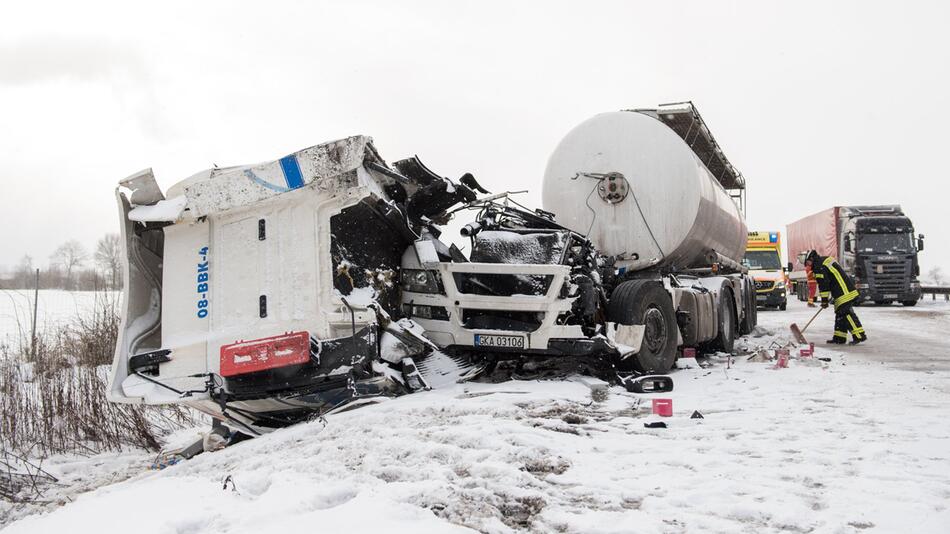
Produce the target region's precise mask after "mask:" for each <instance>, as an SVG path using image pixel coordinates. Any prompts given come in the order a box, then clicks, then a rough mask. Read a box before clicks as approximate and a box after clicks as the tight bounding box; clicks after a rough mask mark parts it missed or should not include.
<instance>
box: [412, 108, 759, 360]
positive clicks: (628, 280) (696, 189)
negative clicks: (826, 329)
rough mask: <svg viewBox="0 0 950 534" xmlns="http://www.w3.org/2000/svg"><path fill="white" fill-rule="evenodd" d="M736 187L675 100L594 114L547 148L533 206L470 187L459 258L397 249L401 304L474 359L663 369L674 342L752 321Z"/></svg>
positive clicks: (688, 344)
mask: <svg viewBox="0 0 950 534" xmlns="http://www.w3.org/2000/svg"><path fill="white" fill-rule="evenodd" d="M744 190H745V180H744V179H743V177H742V175H741V174H740V173H739V172H738V171H736V170H735V168H733V167H732V165H731V164H730V163H729V162H728V160H727V159H726V157H725V155H724V154H723V153H722V151H721V149H720V148H719V146H718V144H717V143H716V142H715V140H714V139H713V137H712V135H711V134H710V132H709V130H708V128H707V127H706V125H705V123H704V122H703V120H702V118H701V117H700V116H699V113H698V111H696V109H695V107H694V106H693V105H692V104H691V103H689V102H685V103H681V104H671V105H664V106H660V107H658V108H656V109H644V110H635V111H621V112H615V113H604V114H601V115H597V116H595V117H593V118H592V119H590V120H588V121H586V122H584V123H582V124H581V125H580V126H578V127H577V128H575V129H574V130H572V131H571V132H570V133H569V134H568V135H567V136H566V137H565V138H564V140H562V141H561V143H560V144H559V145H558V147H557V148H556V149H555V151H554V153H553V155H552V156H551V158H550V160H549V162H548V166H547V170H546V172H545V176H544V182H543V189H542V198H543V205H544V209H543V210H534V211H531V210H528V209H525V208H523V207H520V206H518V205H517V204H514V203H513V202H512V201H511V200H510V199H505V200H502V199H500V198H499V199H498V202H489V201H486V200H487V199H483V200H481V201H479V202H476V203H474V204H472V206H474V207H476V208H479V209H480V210H481V211H480V212H479V214H478V216H477V218H476V221H475V222H473V223H471V224H469V225H468V226H466V227H465V228H464V229H463V231H462V233H463V235H466V236H469V237H471V243H472V244H471V253H470V256H469V257H468V258H465V257H464V256H460V255H459V254H455V255H453V256H452V257H451V258H450V259H448V260H443V259H435V258H434V255H433V254H426V253H425V252H420V251H419V250H415V251H409V252H407V254H406V256H405V257H404V258H403V293H402V295H403V296H402V299H403V307H404V313H406V314H407V315H411V317H412V318H413V320H415V321H417V322H418V323H419V324H420V325H422V326H423V327H424V328H425V330H426V336H427V337H428V338H429V339H431V340H432V341H434V342H435V343H436V344H437V345H439V346H440V347H442V348H445V349H448V350H450V351H462V352H474V353H476V354H480V355H481V356H482V357H483V358H486V359H489V360H497V359H501V358H506V357H507V358H519V359H521V358H523V357H524V356H525V355H528V356H530V355H535V356H542V357H545V356H569V357H586V356H593V357H595V362H597V361H598V358H599V362H601V363H602V362H610V363H613V364H614V367H615V368H616V370H618V371H620V372H621V373H626V372H635V373H665V372H667V371H669V370H670V368H671V367H672V366H673V364H674V362H675V360H676V358H677V357H678V356H679V355H680V354H682V353H683V352H685V351H686V350H687V349H689V350H700V351H712V350H723V351H726V352H730V351H732V348H733V341H734V339H735V337H736V335H738V334H745V333H748V332H750V331H751V330H752V328H753V327H754V326H755V323H756V309H755V291H754V286H753V283H752V280H751V279H750V278H749V276H748V274H747V269H745V268H744V267H742V265H741V264H740V263H739V261H738V260H739V259H741V258H742V256H743V254H744V252H745V245H746V234H747V231H746V226H745V222H744V220H743V213H742V210H743V207H744V206H743V205H742V204H743V201H744ZM555 218H556V222H555ZM416 248H417V249H418V248H419V247H418V246H417V247H416ZM427 258H428V259H427Z"/></svg>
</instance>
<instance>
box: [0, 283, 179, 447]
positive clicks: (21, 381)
mask: <svg viewBox="0 0 950 534" xmlns="http://www.w3.org/2000/svg"><path fill="white" fill-rule="evenodd" d="M116 309H117V308H116V306H115V305H114V302H111V301H110V297H108V296H105V294H104V296H103V298H102V299H101V301H98V302H97V305H96V307H95V310H94V312H92V313H90V314H88V315H86V316H84V317H81V318H78V319H77V320H76V321H74V322H73V323H72V324H69V325H67V326H64V327H62V328H59V329H57V330H55V331H53V332H45V333H44V334H43V335H42V336H39V339H38V340H37V346H36V350H35V354H34V353H33V351H31V350H30V349H29V347H24V348H23V349H20V350H15V349H12V348H10V347H6V346H0V450H3V451H17V452H18V453H20V454H22V455H24V456H26V457H38V456H39V457H43V456H48V455H51V454H57V453H66V452H75V453H85V454H94V453H98V452H103V451H113V450H120V449H122V448H124V447H137V448H145V449H150V450H158V449H159V448H160V447H161V437H162V436H163V435H164V434H166V433H168V432H170V431H172V430H175V429H178V428H181V427H183V426H193V425H195V424H196V421H195V419H194V417H195V416H194V414H193V412H192V411H191V410H189V409H188V408H182V407H161V408H158V407H150V406H140V405H127V404H113V403H110V402H108V401H107V400H106V397H105V391H106V384H107V380H108V366H109V364H110V363H111V362H112V352H113V349H114V347H115V340H116V334H117V331H118V325H119V318H118V316H117V314H116Z"/></svg>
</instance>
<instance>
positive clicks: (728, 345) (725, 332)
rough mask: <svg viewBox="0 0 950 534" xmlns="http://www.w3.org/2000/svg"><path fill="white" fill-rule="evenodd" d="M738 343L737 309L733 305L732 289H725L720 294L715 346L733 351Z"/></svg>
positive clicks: (725, 350)
mask: <svg viewBox="0 0 950 534" xmlns="http://www.w3.org/2000/svg"><path fill="white" fill-rule="evenodd" d="M735 343H736V309H735V308H734V307H733V306H732V290H730V289H723V291H722V293H720V295H719V334H718V335H717V336H716V339H715V340H713V347H715V348H716V349H718V350H721V351H723V352H728V353H730V354H731V353H732V350H733V348H734V347H735Z"/></svg>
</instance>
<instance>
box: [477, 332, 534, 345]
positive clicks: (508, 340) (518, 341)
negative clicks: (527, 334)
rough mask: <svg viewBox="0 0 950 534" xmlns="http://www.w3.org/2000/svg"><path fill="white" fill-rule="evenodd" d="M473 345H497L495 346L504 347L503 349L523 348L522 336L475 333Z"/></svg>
mask: <svg viewBox="0 0 950 534" xmlns="http://www.w3.org/2000/svg"><path fill="white" fill-rule="evenodd" d="M475 346H476V347H497V348H504V349H523V348H524V337H522V336H496V335H486V334H475Z"/></svg>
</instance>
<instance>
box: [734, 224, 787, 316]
mask: <svg viewBox="0 0 950 534" xmlns="http://www.w3.org/2000/svg"><path fill="white" fill-rule="evenodd" d="M781 246H782V235H781V234H780V233H779V232H773V231H768V232H749V237H748V240H747V241H746V250H745V258H743V260H742V263H743V265H745V266H746V267H748V269H749V275H751V276H752V279H753V280H754V281H755V300H756V304H758V306H759V307H760V308H762V307H764V308H778V309H779V310H784V309H785V307H786V305H787V304H788V298H787V294H788V292H787V290H786V287H785V286H786V282H787V280H786V274H785V268H784V267H782V252H781Z"/></svg>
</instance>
